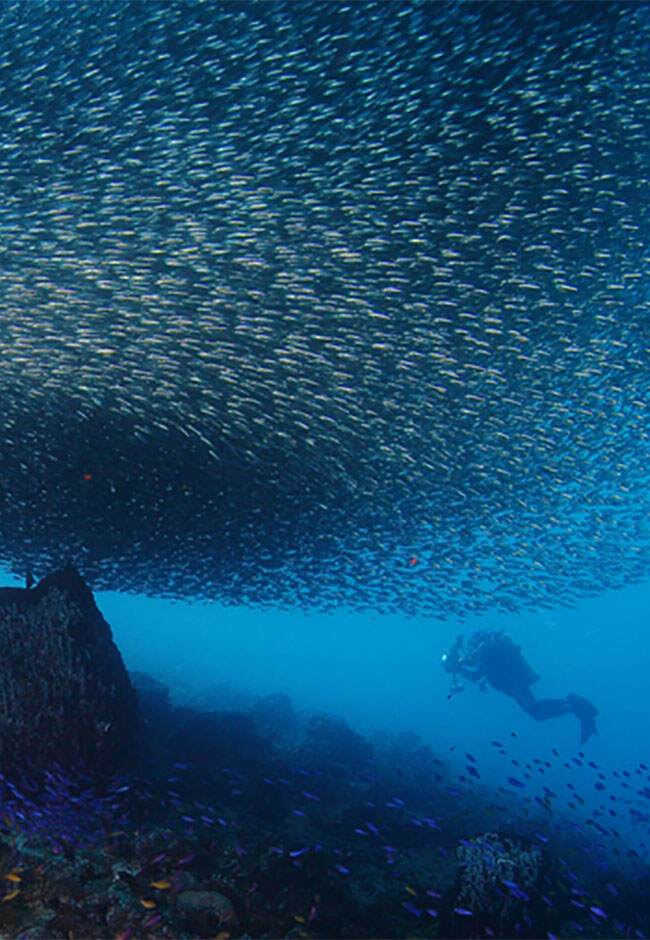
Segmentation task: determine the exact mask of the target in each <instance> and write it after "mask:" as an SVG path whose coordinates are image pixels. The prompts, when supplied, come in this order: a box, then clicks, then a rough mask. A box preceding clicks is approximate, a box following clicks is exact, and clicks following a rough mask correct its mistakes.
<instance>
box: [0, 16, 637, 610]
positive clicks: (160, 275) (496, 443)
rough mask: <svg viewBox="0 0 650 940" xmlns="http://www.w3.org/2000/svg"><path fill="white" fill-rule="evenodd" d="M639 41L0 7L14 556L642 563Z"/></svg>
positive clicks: (327, 599)
mask: <svg viewBox="0 0 650 940" xmlns="http://www.w3.org/2000/svg"><path fill="white" fill-rule="evenodd" d="M649 39H650V15H649V10H648V7H647V6H645V5H642V4H629V5H628V4H624V3H623V4H607V3H606V4H589V3H584V4H559V5H557V4H553V3H526V4H502V3H481V4H473V3H461V4H455V3H454V4H449V3H435V4H433V3H400V4H397V3H366V2H355V3H341V4H339V3H322V4H295V3H274V2H270V3H244V4H239V3H224V4H220V3H208V2H177V0H172V2H165V3H140V2H136V3H130V2H119V0H113V2H94V3H88V4H61V3H59V2H34V3H24V2H6V3H3V5H2V7H1V8H0V126H1V128H2V135H1V137H0V302H1V305H2V306H1V312H0V448H1V450H0V467H1V471H2V472H1V475H0V483H1V487H0V558H1V559H2V560H4V561H5V562H6V563H7V564H9V565H11V566H12V567H13V569H14V570H15V571H17V572H21V573H24V572H25V571H27V570H28V569H29V570H34V571H35V572H36V574H42V573H45V572H46V571H47V570H48V569H49V568H50V567H51V566H52V565H55V564H58V563H60V562H63V561H66V560H68V559H70V560H73V561H74V562H75V563H76V564H77V565H78V566H79V568H80V569H81V570H82V571H83V572H84V574H85V575H86V576H87V577H88V578H89V579H90V581H91V583H92V584H93V586H94V587H95V588H99V587H105V588H112V589H119V590H125V591H129V590H134V591H135V590H138V591H140V592H146V593H149V594H152V595H166V596H175V597H190V596H191V597H205V598H218V599H220V600H222V601H224V602H226V603H247V604H253V605H268V604H280V605H293V606H299V607H304V608H317V609H329V608H332V607H335V606H341V605H342V606H349V607H352V608H355V609H374V610H379V611H401V612H404V613H406V614H431V615H435V616H440V617H451V616H454V617H456V616H463V615H468V614H474V613H480V612H484V611H485V612H488V611H491V610H515V609H519V608H521V607H529V608H536V607H538V606H543V605H552V604H556V603H563V604H571V603H573V602H574V600H575V599H576V598H578V597H580V596H584V595H586V594H590V593H596V592H599V591H601V590H603V589H605V588H608V587H616V586H620V585H623V584H626V583H629V582H633V581H635V580H639V579H641V578H643V577H644V576H647V573H648V569H649V567H650V566H649V561H650V525H649V524H648V522H647V519H648V509H649V506H648V503H649V500H648V466H650V461H649V457H650V453H649V448H648V435H649V425H648V414H649V406H648V401H649V396H648V392H649V389H650V370H649V357H648V337H649V330H648V315H649V309H650V301H649V297H648V253H647V249H648V223H649V218H648V216H649V213H650V200H649V199H648V175H649V174H648V168H649V166H650V163H649V157H650V154H649V147H648V144H649V141H650V115H649V102H650V55H649V51H648V50H649Z"/></svg>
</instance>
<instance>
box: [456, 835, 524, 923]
mask: <svg viewBox="0 0 650 940" xmlns="http://www.w3.org/2000/svg"><path fill="white" fill-rule="evenodd" d="M456 854H457V857H458V860H459V862H460V889H459V892H458V903H459V904H462V905H463V906H467V907H469V908H470V909H471V910H473V911H475V912H476V911H493V912H499V913H501V914H503V913H505V912H506V911H507V910H508V909H511V908H512V907H513V906H515V905H516V904H517V903H518V902H519V901H521V900H526V899H527V894H526V889H527V888H531V887H532V886H533V885H534V884H535V882H536V880H537V878H538V875H539V871H540V866H541V863H542V853H541V852H540V850H539V849H538V848H537V846H529V847H526V846H525V845H523V843H520V842H516V841H515V840H514V839H509V838H505V837H501V836H499V835H497V834H496V833H494V832H486V833H484V834H483V835H480V836H476V837H475V838H473V839H463V841H462V842H461V844H460V845H459V846H458V848H457V850H456Z"/></svg>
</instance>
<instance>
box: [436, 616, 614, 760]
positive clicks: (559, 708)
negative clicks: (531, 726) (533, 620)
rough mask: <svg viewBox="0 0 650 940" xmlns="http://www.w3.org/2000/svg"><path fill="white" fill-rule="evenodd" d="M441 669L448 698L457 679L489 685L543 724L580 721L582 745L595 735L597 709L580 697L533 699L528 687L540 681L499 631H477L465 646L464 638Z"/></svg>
mask: <svg viewBox="0 0 650 940" xmlns="http://www.w3.org/2000/svg"><path fill="white" fill-rule="evenodd" d="M442 664H443V667H444V669H445V670H446V671H447V672H449V673H451V675H452V677H453V684H452V687H451V692H450V697H451V696H452V695H454V694H455V693H456V692H460V691H461V690H462V689H463V685H462V683H461V682H460V678H459V677H460V676H464V677H465V678H466V679H470V680H471V681H472V682H478V683H479V684H480V687H481V688H482V689H484V688H485V684H486V682H488V683H489V684H490V685H491V686H492V687H493V688H494V689H497V690H498V691H499V692H503V693H504V695H509V696H510V698H513V699H514V700H515V702H517V704H518V705H520V706H521V708H523V709H524V711H526V712H528V714H529V715H531V716H532V717H533V718H534V719H535V721H546V719H547V718H556V717H557V716H558V715H568V714H573V715H575V716H576V717H577V718H578V720H579V721H580V741H581V743H582V744H584V742H585V741H587V740H588V738H590V737H591V735H592V734H597V728H596V715H597V714H598V709H597V708H595V707H594V706H593V705H592V704H591V702H588V701H587V699H586V698H582V697H581V696H579V695H573V694H572V693H570V694H569V695H567V696H566V698H543V699H536V698H535V696H534V695H533V692H532V690H531V686H532V685H534V683H535V682H537V680H538V679H539V674H538V673H536V672H535V671H534V670H533V669H532V668H531V667H530V666H529V665H528V663H527V662H526V660H525V659H524V657H523V655H522V652H521V649H520V647H519V646H517V645H516V644H515V643H513V642H512V640H511V639H510V637H509V636H506V634H505V633H504V632H503V631H502V630H479V631H477V632H476V633H474V634H472V636H471V637H470V639H469V642H468V643H467V645H465V638H464V637H463V636H458V637H456V641H455V643H454V645H453V646H452V648H451V649H450V650H449V652H448V653H445V655H444V656H443V657H442Z"/></svg>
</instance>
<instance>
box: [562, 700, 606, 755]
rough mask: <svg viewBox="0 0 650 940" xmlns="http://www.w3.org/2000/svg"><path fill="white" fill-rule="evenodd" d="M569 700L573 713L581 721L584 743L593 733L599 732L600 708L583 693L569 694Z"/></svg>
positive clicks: (581, 734) (581, 737)
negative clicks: (583, 695) (597, 724)
mask: <svg viewBox="0 0 650 940" xmlns="http://www.w3.org/2000/svg"><path fill="white" fill-rule="evenodd" d="M567 702H568V703H569V706H570V708H571V711H572V712H573V714H574V715H576V717H577V718H578V720H579V721H580V743H581V744H584V743H585V741H588V740H589V738H590V737H591V736H592V734H598V728H597V727H596V715H597V714H598V709H597V708H596V707H595V706H594V705H592V704H591V702H588V701H587V699H586V698H582V696H581V695H573V693H571V694H570V695H567Z"/></svg>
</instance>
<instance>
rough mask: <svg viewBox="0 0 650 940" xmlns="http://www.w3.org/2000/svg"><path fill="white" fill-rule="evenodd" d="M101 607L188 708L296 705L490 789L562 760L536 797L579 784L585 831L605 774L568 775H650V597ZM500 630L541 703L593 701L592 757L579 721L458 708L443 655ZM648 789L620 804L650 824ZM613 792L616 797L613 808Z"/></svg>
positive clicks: (471, 696) (491, 705) (495, 699)
mask: <svg viewBox="0 0 650 940" xmlns="http://www.w3.org/2000/svg"><path fill="white" fill-rule="evenodd" d="M3 580H5V583H9V582H10V581H11V578H10V577H9V576H8V575H7V576H6V578H5V579H3ZM97 601H98V604H99V606H100V608H101V610H102V612H103V614H104V616H105V617H106V618H107V619H108V621H109V623H110V624H111V627H112V629H113V633H114V637H115V641H116V643H117V645H118V647H119V649H120V650H121V652H122V655H123V657H124V660H125V663H126V666H127V668H129V669H131V670H142V671H145V672H147V673H150V674H151V675H153V676H156V677H157V678H159V679H162V680H163V681H164V682H166V683H167V684H168V685H169V686H170V689H171V691H172V694H173V696H174V698H175V700H176V701H178V702H184V703H194V704H196V706H197V707H202V708H204V707H217V706H218V705H221V706H226V707H227V706H231V707H238V706H239V705H240V704H243V705H244V706H246V704H247V702H248V701H249V697H251V696H257V695H266V694H270V693H278V692H284V693H287V694H288V695H290V696H291V698H292V700H293V703H294V706H295V708H296V709H297V710H299V711H309V712H313V711H316V712H327V713H330V714H334V715H336V716H339V717H341V718H343V719H345V720H346V721H347V722H348V723H349V724H351V725H352V726H353V727H354V728H356V729H357V730H359V731H361V732H363V733H365V734H369V735H371V734H373V733H375V732H381V731H388V732H393V733H399V732H415V733H417V734H418V735H420V736H421V737H422V739H423V740H424V741H425V742H426V743H427V744H429V745H430V746H431V747H432V748H433V749H434V751H435V752H436V753H437V754H439V755H440V756H441V757H442V758H443V759H445V760H449V761H450V762H451V763H452V765H454V764H455V765H456V767H457V770H458V772H460V773H462V771H463V767H464V766H465V765H466V764H467V760H466V758H465V757H464V755H465V753H466V752H469V753H471V754H473V755H474V756H475V757H476V758H477V761H478V767H479V771H480V773H481V781H480V783H482V784H485V785H486V786H488V787H498V786H502V785H504V783H505V781H506V779H507V777H508V776H509V775H510V774H512V773H513V767H512V765H511V764H510V760H511V759H512V758H514V759H516V760H519V761H520V762H521V763H524V762H525V761H527V760H530V759H531V758H534V757H538V758H543V759H549V760H550V762H551V763H552V765H553V766H552V769H547V771H546V774H545V776H544V778H543V780H542V779H541V778H539V779H538V782H537V786H533V784H532V783H531V784H530V794H531V795H534V794H535V793H538V792H539V791H540V787H541V783H542V782H543V783H545V784H546V785H548V786H550V787H551V788H553V789H556V790H557V791H558V792H559V793H561V794H563V795H566V788H567V783H572V784H573V785H574V786H575V787H576V789H577V791H578V793H579V794H580V795H581V797H582V798H583V799H584V800H585V806H584V807H583V808H582V809H581V810H580V812H579V813H578V814H577V815H576V818H577V819H580V818H582V817H583V816H584V815H585V814H586V813H587V811H588V810H589V809H591V808H593V806H595V805H597V804H598V803H599V802H602V800H603V795H602V793H598V792H596V791H595V790H594V789H593V785H594V782H595V777H594V771H593V770H592V769H589V768H586V767H584V766H583V767H579V766H577V765H575V764H573V763H572V764H571V767H570V769H567V768H565V767H564V762H565V761H567V762H570V761H571V757H572V756H575V755H577V754H578V753H579V752H580V751H581V750H582V751H583V752H584V754H585V757H586V759H587V760H591V761H594V762H595V763H597V764H598V766H599V769H600V770H601V771H602V772H604V773H606V774H607V776H608V777H609V779H610V780H611V776H610V775H611V773H612V772H613V771H617V772H622V771H623V770H624V769H627V770H628V771H629V772H631V773H632V774H633V772H634V769H635V768H636V767H637V766H638V764H639V762H641V761H644V762H646V763H648V764H650V761H649V760H648V759H649V758H650V747H649V746H648V735H647V720H648V719H647V716H648V714H649V713H650V683H649V682H648V667H649V663H650V641H649V640H648V606H649V601H650V588H649V586H648V585H647V584H644V585H637V586H634V587H630V588H628V589H625V590H621V591H616V592H611V593H608V594H603V595H602V596H600V597H598V598H594V599H592V600H589V601H587V602H584V603H583V604H581V605H580V606H579V607H577V608H576V609H574V610H567V609H560V610H556V611H545V612H539V613H532V612H531V613H527V614H526V615H525V616H515V615H513V616H510V617H504V616H502V617H495V618H493V619H490V620H487V619H483V620H479V619H476V620H475V621H474V622H470V621H468V622H466V623H463V624H461V623H454V622H438V621H430V620H412V619H411V620H404V619H401V618H399V617H396V616H395V617H387V616H376V615H375V616H368V617H363V616H360V615H359V614H354V613H349V612H346V611H343V610H342V611H341V612H340V613H338V614H336V615H327V616H326V615H312V616H305V615H304V614H302V613H299V612H294V613H289V612H286V611H278V612H271V611H258V610H245V609H239V608H224V607H220V606H218V605H214V604H213V605H210V604H202V605H199V604H194V605H193V604H185V603H179V602H175V603H171V602H167V601H161V600H153V599H151V598H146V597H135V596H128V595H121V594H114V593H99V594H98V595H97ZM488 626H489V627H490V628H502V629H504V630H506V631H507V632H508V633H509V635H510V636H512V638H513V639H514V640H516V642H518V643H520V644H521V647H522V650H523V652H524V654H525V656H526V657H527V659H528V660H529V661H530V663H531V665H532V666H533V667H534V668H535V669H536V670H537V671H538V672H539V673H541V679H540V681H539V682H538V683H537V685H536V686H535V691H536V693H537V694H538V696H540V697H545V696H550V697H554V696H563V695H566V694H567V693H568V692H570V691H573V692H576V693H577V694H582V695H584V696H586V697H587V698H589V699H590V700H591V701H593V702H594V704H595V705H596V706H597V707H598V708H599V710H600V715H599V717H598V727H599V734H598V735H597V736H596V737H594V738H592V739H591V740H589V741H588V742H587V744H586V745H585V746H584V747H581V746H580V744H579V739H578V727H577V722H576V720H575V718H574V717H573V716H571V715H569V716H566V717H562V718H558V719H556V720H551V721H548V722H539V723H537V722H535V721H533V720H532V719H531V718H530V717H529V716H528V715H526V714H525V713H523V712H522V711H521V710H520V709H519V708H518V706H517V705H516V704H515V703H514V702H512V701H511V700H509V699H507V698H506V697H504V696H502V695H500V694H499V693H498V692H495V691H493V690H491V689H488V690H487V691H484V692H482V691H480V690H479V689H478V688H476V687H475V686H472V685H471V684H468V685H467V688H466V689H465V690H464V691H463V692H462V693H461V694H459V695H456V696H455V697H454V698H453V699H451V700H448V698H447V696H448V693H449V688H450V682H449V677H448V676H447V675H446V674H445V673H444V672H443V670H442V668H441V666H440V657H441V655H442V653H443V652H444V651H445V650H446V649H447V648H448V647H449V646H450V645H451V643H452V642H453V640H454V638H455V636H456V635H457V634H458V633H459V632H463V633H466V634H467V633H470V632H471V631H472V630H474V629H485V628H486V627H488ZM513 734H514V735H516V737H514V736H513ZM493 739H497V740H501V741H505V742H506V743H507V749H508V758H504V757H503V756H501V755H500V754H498V753H497V752H496V750H495V748H494V747H492V746H491V745H490V741H491V740H493ZM553 748H556V749H557V750H558V751H559V754H560V759H558V758H557V757H556V756H555V755H553V751H552V749H553ZM632 779H634V778H633V777H632ZM637 789H638V787H636V786H635V787H633V788H632V789H630V790H621V791H617V792H618V793H619V796H620V798H621V799H626V800H629V801H630V804H629V805H630V806H632V807H637V808H638V810H639V811H640V812H648V811H650V804H649V802H648V800H647V799H643V798H642V797H640V796H638V794H637V792H636V790H637ZM610 792H614V791H612V789H611V786H610V784H609V783H608V791H607V793H606V794H605V798H607V797H608V796H609V793H610ZM617 825H623V826H624V823H622V821H619V822H617ZM633 829H634V831H631V830H628V831H627V836H628V837H629V839H630V840H631V842H632V843H633V844H634V845H636V846H637V847H640V848H641V850H643V845H642V844H641V843H643V841H644V840H645V839H646V831H647V824H646V825H641V826H636V827H633Z"/></svg>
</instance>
